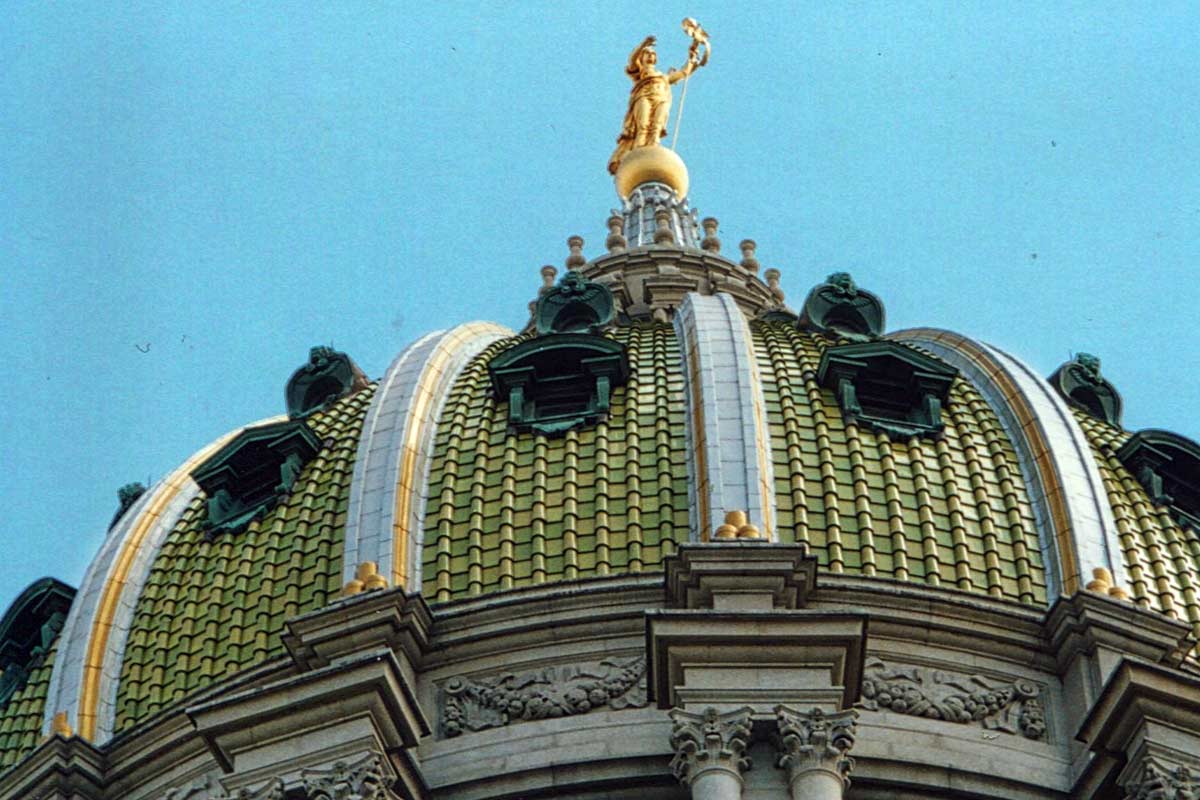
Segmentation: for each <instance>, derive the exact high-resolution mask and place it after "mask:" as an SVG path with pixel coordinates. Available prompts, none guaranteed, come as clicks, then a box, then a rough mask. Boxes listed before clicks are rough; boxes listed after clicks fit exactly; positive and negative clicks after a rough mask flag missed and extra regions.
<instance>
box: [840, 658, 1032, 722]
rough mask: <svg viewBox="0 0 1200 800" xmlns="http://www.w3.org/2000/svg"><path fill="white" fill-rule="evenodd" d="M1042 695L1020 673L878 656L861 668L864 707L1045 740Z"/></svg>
mask: <svg viewBox="0 0 1200 800" xmlns="http://www.w3.org/2000/svg"><path fill="white" fill-rule="evenodd" d="M1042 694H1043V692H1042V687H1040V686H1038V685H1037V684H1036V683H1033V682H1032V681H1027V680H1023V679H1019V678H1018V679H1015V680H1012V681H1009V682H1007V683H1002V682H1000V681H997V680H996V679H994V678H991V677H988V676H985V675H979V674H974V675H968V674H964V673H959V672H950V671H946V670H940V669H929V668H927V667H920V666H905V665H891V666H889V665H887V664H885V663H884V662H883V661H882V660H880V659H878V658H868V659H867V664H866V668H865V670H864V673H863V690H862V696H863V699H862V706H863V708H865V709H867V710H868V711H891V712H893V713H896V714H906V715H908V716H913V717H926V718H928V719H937V720H942V721H945V722H954V723H959V724H972V723H976V724H979V725H981V726H982V727H983V728H984V729H986V730H993V731H1003V732H1004V733H1012V734H1016V733H1020V734H1021V735H1023V736H1024V737H1025V738H1026V739H1044V738H1045V737H1046V715H1045V711H1044V709H1043V707H1042V701H1041V697H1042Z"/></svg>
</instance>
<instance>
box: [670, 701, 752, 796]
mask: <svg viewBox="0 0 1200 800" xmlns="http://www.w3.org/2000/svg"><path fill="white" fill-rule="evenodd" d="M751 713H752V710H751V709H749V708H742V709H738V710H736V711H727V712H725V713H724V714H722V713H720V712H718V711H717V709H715V708H712V707H711V706H710V707H709V708H707V709H705V710H704V711H703V712H702V713H699V714H695V713H692V712H689V711H683V710H682V709H678V708H677V709H672V711H671V721H672V722H673V723H674V727H673V728H672V729H671V747H673V748H674V749H675V757H674V758H673V759H671V772H673V773H674V774H675V777H676V778H678V779H679V781H680V782H681V783H683V785H685V786H687V787H688V788H689V789H691V792H692V800H740V798H741V796H742V773H743V772H745V771H746V770H748V769H750V759H749V758H748V757H747V756H746V748H747V747H748V746H749V745H750V733H751V729H750V717H751Z"/></svg>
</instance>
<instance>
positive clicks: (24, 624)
mask: <svg viewBox="0 0 1200 800" xmlns="http://www.w3.org/2000/svg"><path fill="white" fill-rule="evenodd" d="M74 599H75V590H74V589H73V588H71V587H70V586H68V585H66V584H65V583H63V582H62V581H59V580H55V579H54V578H42V579H41V580H37V581H34V582H33V583H31V584H30V585H29V586H28V587H26V589H25V591H23V592H21V594H20V595H18V596H17V599H16V600H14V601H13V603H12V605H11V606H9V607H8V611H6V612H5V614H4V617H3V619H0V670H3V674H0V709H3V708H4V707H5V706H7V705H8V703H9V701H10V700H11V699H12V698H13V696H14V695H15V694H17V692H19V691H21V689H23V688H24V687H25V685H26V683H28V681H29V677H30V675H31V673H32V672H33V670H35V669H36V668H37V667H38V666H40V665H41V664H42V661H43V659H44V658H45V656H46V654H47V653H48V652H49V651H50V646H51V644H52V643H53V642H54V640H55V638H56V637H57V636H58V633H59V631H61V630H62V628H63V624H64V623H65V622H66V620H67V612H68V611H69V610H70V609H71V602H72V601H73V600H74Z"/></svg>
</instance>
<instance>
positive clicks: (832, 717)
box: [775, 706, 858, 790]
mask: <svg viewBox="0 0 1200 800" xmlns="http://www.w3.org/2000/svg"><path fill="white" fill-rule="evenodd" d="M775 719H776V722H777V724H778V726H779V729H778V737H777V738H776V747H777V748H778V750H779V766H780V767H782V768H783V769H785V770H787V775H788V785H789V786H794V785H795V784H796V782H797V781H799V780H801V779H802V778H804V777H805V776H806V775H808V774H809V773H814V772H819V773H826V774H828V775H831V776H833V777H834V778H836V779H837V780H838V781H840V783H841V786H842V788H843V790H844V789H845V788H846V787H848V786H849V785H850V770H851V769H853V767H854V759H852V758H851V757H850V756H849V752H850V748H852V747H854V737H855V734H856V733H857V721H858V712H857V711H855V710H854V709H848V710H846V711H838V712H837V713H834V714H827V713H825V712H824V711H822V710H821V709H819V708H814V709H812V710H811V711H807V712H806V711H797V710H795V709H793V708H788V707H787V706H777V707H776V708H775Z"/></svg>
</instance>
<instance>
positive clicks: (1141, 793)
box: [1124, 758, 1200, 800]
mask: <svg viewBox="0 0 1200 800" xmlns="http://www.w3.org/2000/svg"><path fill="white" fill-rule="evenodd" d="M1124 789H1125V798H1126V800H1197V798H1200V775H1198V774H1197V773H1196V772H1194V771H1193V770H1191V769H1189V768H1188V767H1185V766H1181V765H1178V764H1170V763H1164V762H1160V761H1158V760H1157V759H1153V758H1148V759H1146V760H1145V761H1143V762H1142V763H1141V764H1140V765H1139V768H1138V770H1137V771H1136V772H1135V773H1133V774H1131V775H1130V776H1129V777H1128V778H1127V779H1126V781H1125V783H1124Z"/></svg>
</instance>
